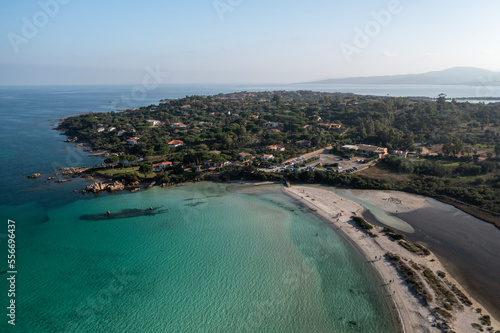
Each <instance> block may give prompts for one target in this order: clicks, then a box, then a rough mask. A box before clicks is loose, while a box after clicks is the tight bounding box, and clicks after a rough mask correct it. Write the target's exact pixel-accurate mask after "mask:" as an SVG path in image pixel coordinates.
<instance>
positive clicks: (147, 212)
mask: <svg viewBox="0 0 500 333" xmlns="http://www.w3.org/2000/svg"><path fill="white" fill-rule="evenodd" d="M151 208H153V209H151ZM158 208H160V207H150V208H147V209H137V208H134V209H124V210H122V211H121V212H117V213H111V212H109V211H107V212H106V213H105V214H89V215H82V216H80V220H85V221H101V220H116V219H124V218H129V217H138V216H152V215H156V214H162V213H166V212H167V211H168V209H158Z"/></svg>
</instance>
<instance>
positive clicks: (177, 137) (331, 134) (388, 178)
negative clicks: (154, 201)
mask: <svg viewBox="0 0 500 333" xmlns="http://www.w3.org/2000/svg"><path fill="white" fill-rule="evenodd" d="M57 129H58V130H61V131H64V134H66V135H67V136H69V137H70V139H69V140H70V141H71V142H76V143H79V144H80V145H82V144H84V145H86V146H87V147H90V148H88V149H89V150H92V151H94V154H98V155H100V156H107V159H106V160H105V164H103V165H102V167H99V168H91V169H89V170H87V171H86V172H85V174H86V175H87V176H88V175H91V176H97V177H101V178H102V177H104V178H107V179H109V182H110V183H111V184H115V182H116V181H119V182H122V183H123V184H124V185H125V186H124V187H123V188H128V189H132V190H134V189H137V188H138V186H140V184H145V185H146V186H147V185H151V184H153V185H163V186H166V185H171V184H177V183H181V182H186V181H198V180H203V179H210V180H217V179H221V180H239V179H246V180H262V181H266V180H272V181H278V180H281V179H284V178H286V179H289V180H291V181H298V182H306V183H325V184H329V185H335V186H347V187H351V188H359V189H383V190H387V189H392V190H401V191H406V192H410V193H416V194H421V195H426V196H430V197H434V198H436V199H438V200H440V201H443V202H446V203H449V204H452V205H454V206H456V207H457V208H460V209H462V210H464V211H466V212H467V213H470V214H472V215H474V216H476V217H479V218H481V219H483V220H485V221H488V222H491V223H494V224H495V225H496V226H497V227H499V226H500V159H499V156H500V104H499V103H490V104H484V103H478V104H473V103H468V102H465V103H459V102H457V101H456V100H452V101H448V100H447V99H446V96H445V95H444V94H442V95H440V97H439V98H438V99H437V100H431V99H428V98H393V97H377V96H360V95H354V94H345V93H322V92H315V91H264V92H245V91H244V92H239V93H232V94H219V95H215V96H186V97H185V98H180V99H172V100H170V99H164V100H161V101H160V103H159V104H158V105H150V106H145V107H141V108H134V109H127V110H119V111H118V110H117V111H113V112H109V113H93V112H89V113H85V114H81V115H78V116H75V117H69V118H65V119H63V120H62V121H61V122H60V124H59V126H58V128H57ZM96 151H97V153H95V152H96ZM319 153H321V154H319ZM328 154H329V155H330V158H328V156H326V158H324V157H325V155H328ZM345 161H351V162H352V163H350V164H349V163H348V164H347V165H344V164H343V163H344V162H345ZM96 187H97V188H102V186H101V185H99V186H97V185H96V186H94V187H93V188H96ZM104 188H109V186H108V187H106V186H104ZM119 188H120V189H121V187H119ZM89 192H92V191H91V190H89Z"/></svg>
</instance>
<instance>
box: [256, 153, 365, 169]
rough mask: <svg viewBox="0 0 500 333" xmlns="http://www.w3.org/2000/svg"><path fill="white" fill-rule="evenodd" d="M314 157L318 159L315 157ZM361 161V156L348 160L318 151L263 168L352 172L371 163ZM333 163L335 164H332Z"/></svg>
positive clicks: (362, 159) (362, 158)
mask: <svg viewBox="0 0 500 333" xmlns="http://www.w3.org/2000/svg"><path fill="white" fill-rule="evenodd" d="M316 157H317V158H319V159H315V158H316ZM363 161H364V157H362V156H357V157H353V158H351V159H349V160H348V159H344V158H342V157H340V156H336V155H332V154H329V153H319V154H316V155H313V156H307V157H302V156H301V157H297V158H296V159H293V160H291V161H288V162H286V163H283V164H280V165H273V166H272V167H269V168H267V169H263V170H265V171H268V172H278V173H281V172H285V170H287V169H288V170H292V171H302V170H317V171H325V172H337V173H354V172H357V171H360V170H362V169H365V168H367V167H368V166H369V165H370V164H371V163H368V164H364V163H363ZM303 163H305V165H304V166H300V167H299V166H298V165H302V164H303ZM335 164H336V165H337V166H333V165H335Z"/></svg>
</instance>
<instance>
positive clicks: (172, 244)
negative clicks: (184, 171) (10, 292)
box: [0, 183, 397, 332]
mask: <svg viewBox="0 0 500 333" xmlns="http://www.w3.org/2000/svg"><path fill="white" fill-rule="evenodd" d="M150 206H153V207H159V208H157V209H156V211H157V212H160V213H159V214H156V215H148V216H140V217H130V218H120V219H110V220H99V219H97V220H88V219H81V216H82V215H94V214H99V215H101V216H102V215H104V213H105V212H106V211H107V210H110V211H111V212H112V213H115V212H119V211H121V210H123V209H132V208H138V209H145V208H148V207H150ZM36 208H37V207H36V206H28V205H26V206H25V209H24V210H23V213H21V214H19V213H18V221H17V222H18V225H21V224H23V223H26V225H28V224H29V227H26V228H20V229H19V232H18V238H19V243H18V261H19V268H18V269H19V271H20V274H19V275H18V286H19V287H18V288H19V292H18V297H17V302H18V304H19V307H18V322H17V325H18V328H19V330H18V331H19V332H395V331H397V325H396V323H395V321H396V320H395V318H394V314H393V313H392V312H391V310H390V306H389V305H388V304H387V302H388V298H387V297H386V295H385V294H384V291H383V290H382V288H381V287H380V283H379V282H378V281H377V279H376V278H375V277H374V276H373V274H372V272H371V271H369V269H368V266H367V265H366V263H365V262H364V259H363V258H362V257H361V256H360V255H359V254H358V253H357V252H356V251H353V248H351V246H350V245H349V244H346V242H345V241H343V240H342V239H341V238H340V237H339V236H338V235H337V234H336V233H335V232H334V231H333V230H332V229H331V228H330V227H328V226H327V225H326V224H325V223H324V222H323V221H321V220H320V219H318V218H317V217H316V216H314V215H312V214H311V212H310V211H308V210H307V209H305V208H300V207H298V206H295V205H294V204H293V203H292V202H291V201H290V199H289V198H288V197H286V196H284V195H283V194H281V193H279V192H276V191H272V192H269V193H267V192H263V193H260V194H258V195H256V194H254V195H251V194H245V193H239V192H238V191H236V192H235V191H231V192H228V191H227V186H226V185H224V184H214V183H199V184H192V185H188V186H182V187H175V188H165V189H162V188H153V189H151V190H148V191H143V192H138V193H133V194H132V193H130V194H118V195H109V196H104V197H101V198H94V199H90V200H78V201H74V202H72V203H70V204H67V205H64V206H61V207H57V208H52V209H45V210H44V209H42V210H41V211H40V212H39V213H40V214H39V215H40V216H41V215H43V216H44V217H43V218H41V219H38V220H36V218H34V217H35V216H38V214H37V213H34V212H35V211H36ZM316 234H318V235H316ZM0 325H1V326H0V327H1V328H3V329H5V328H6V325H5V322H2V323H0Z"/></svg>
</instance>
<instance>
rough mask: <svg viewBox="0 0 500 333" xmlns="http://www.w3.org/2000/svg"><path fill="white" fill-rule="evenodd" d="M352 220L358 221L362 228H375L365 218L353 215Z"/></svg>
mask: <svg viewBox="0 0 500 333" xmlns="http://www.w3.org/2000/svg"><path fill="white" fill-rule="evenodd" d="M352 220H353V221H354V222H356V224H357V225H359V226H360V227H361V228H363V229H365V230H371V229H373V225H371V224H370V223H368V222H366V221H365V219H364V218H362V217H359V216H352Z"/></svg>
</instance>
